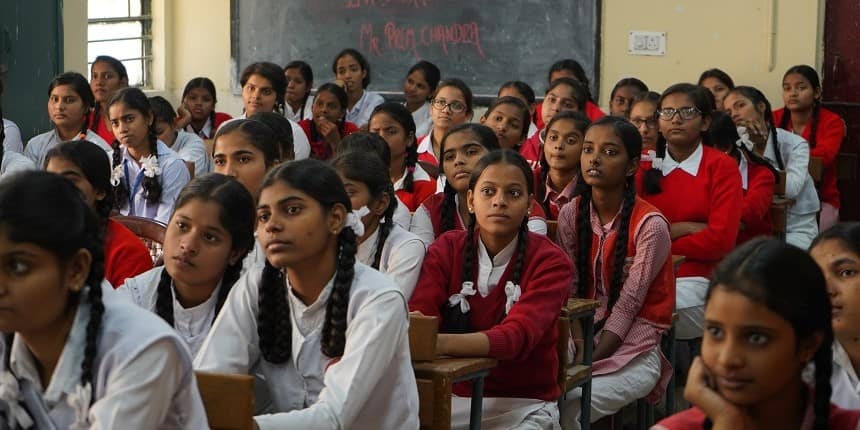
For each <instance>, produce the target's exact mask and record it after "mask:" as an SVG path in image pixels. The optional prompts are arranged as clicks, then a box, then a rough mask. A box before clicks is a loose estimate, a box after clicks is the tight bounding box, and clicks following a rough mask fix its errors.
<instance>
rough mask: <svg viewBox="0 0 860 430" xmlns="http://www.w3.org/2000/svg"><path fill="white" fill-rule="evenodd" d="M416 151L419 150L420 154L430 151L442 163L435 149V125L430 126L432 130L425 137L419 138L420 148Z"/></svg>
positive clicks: (437, 161)
mask: <svg viewBox="0 0 860 430" xmlns="http://www.w3.org/2000/svg"><path fill="white" fill-rule="evenodd" d="M416 152H418V155H421V154H423V153H425V152H428V153H430V156H431V157H433V159H434V160H436V163H437V164H441V163H440V162H439V159H438V158H436V152H434V151H433V127H430V131H429V132H428V133H427V134H426V135H425V136H424V137H419V138H418V148H416ZM440 170H441V166H440ZM440 176H441V175H440Z"/></svg>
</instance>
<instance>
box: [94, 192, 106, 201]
mask: <svg viewBox="0 0 860 430" xmlns="http://www.w3.org/2000/svg"><path fill="white" fill-rule="evenodd" d="M106 196H107V193H106V192H105V191H102V190H98V191H96V201H97V202H100V201H102V200H104V198H105V197H106Z"/></svg>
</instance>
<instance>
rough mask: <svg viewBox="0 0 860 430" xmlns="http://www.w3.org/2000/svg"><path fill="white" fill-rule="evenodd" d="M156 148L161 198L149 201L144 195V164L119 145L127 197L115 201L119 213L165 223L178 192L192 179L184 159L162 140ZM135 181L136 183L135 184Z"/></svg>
mask: <svg viewBox="0 0 860 430" xmlns="http://www.w3.org/2000/svg"><path fill="white" fill-rule="evenodd" d="M156 150H157V151H158V166H159V167H160V168H161V174H160V175H159V181H161V199H160V200H159V201H158V202H157V203H149V202H147V201H146V198H145V197H144V190H143V176H144V172H143V167H142V166H141V165H140V164H138V162H137V161H136V160H135V159H134V158H132V156H131V155H129V153H128V148H126V147H125V145H123V146H122V165H121V167H120V168H121V169H123V178H122V180H123V181H124V182H125V184H126V187H128V193H129V199H130V200H131V202H129V201H125V202H117V206H119V208H120V209H119V213H120V214H122V215H130V216H139V217H144V218H149V219H152V220H155V221H158V222H160V223H162V224H166V223H167V220H168V219H170V215H171V214H172V213H173V206H174V205H175V204H176V198H177V197H179V192H180V191H182V188H184V187H185V184H187V183H188V181H189V180H191V174H190V173H188V168H187V167H186V166H185V161H183V160H182V159H181V158H179V155H177V154H176V153H175V152H173V151H171V150H170V148H168V147H167V145H165V144H164V142H162V141H160V140H159V141H158V142H157V143H156ZM135 184H137V187H136V188H135V186H134V185H135Z"/></svg>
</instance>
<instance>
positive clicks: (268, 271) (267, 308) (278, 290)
mask: <svg viewBox="0 0 860 430" xmlns="http://www.w3.org/2000/svg"><path fill="white" fill-rule="evenodd" d="M258 304H259V309H260V312H259V313H258V314H257V335H258V336H259V338H260V353H262V355H263V358H264V359H265V360H266V361H268V362H270V363H275V364H282V363H286V362H287V361H288V360H289V359H290V356H291V347H292V336H293V332H292V327H291V323H290V306H289V304H288V303H287V294H286V291H285V288H284V273H283V272H281V271H280V270H278V269H277V268H275V267H274V266H272V265H271V263H269V261H268V259H267V260H266V266H265V267H264V268H263V273H262V274H261V276H260V298H259V301H258Z"/></svg>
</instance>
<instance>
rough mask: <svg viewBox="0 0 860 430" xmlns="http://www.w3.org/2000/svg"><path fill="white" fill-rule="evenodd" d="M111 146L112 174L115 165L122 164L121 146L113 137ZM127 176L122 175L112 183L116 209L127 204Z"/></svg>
mask: <svg viewBox="0 0 860 430" xmlns="http://www.w3.org/2000/svg"><path fill="white" fill-rule="evenodd" d="M111 148H112V149H113V163H111V164H112V166H111V174H113V169H115V168H117V166H122V163H123V159H122V150H123V149H122V147H121V146H120V145H119V141H118V140H116V139H114V141H113V143H112V144H111ZM127 181H128V178H126V177H125V176H123V178H122V179H120V181H119V183H118V184H116V185H114V187H113V200H114V202H116V207H117V208H118V209H121V208H124V207H126V206H127V205H128V193H129V191H128V183H127Z"/></svg>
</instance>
